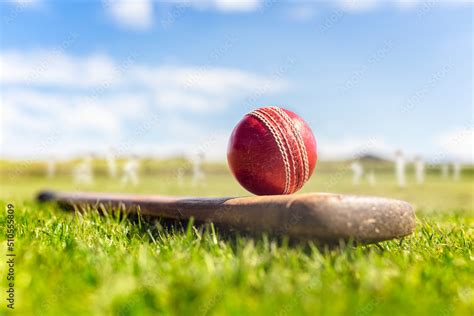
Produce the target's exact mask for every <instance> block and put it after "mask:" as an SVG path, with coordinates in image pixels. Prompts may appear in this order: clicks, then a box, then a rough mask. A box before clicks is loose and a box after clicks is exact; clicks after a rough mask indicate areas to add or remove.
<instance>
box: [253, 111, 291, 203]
mask: <svg viewBox="0 0 474 316" xmlns="http://www.w3.org/2000/svg"><path fill="white" fill-rule="evenodd" d="M249 115H252V116H254V117H256V118H257V119H258V120H259V121H260V122H262V123H263V124H264V125H265V126H266V127H267V128H268V130H269V131H270V133H271V134H272V136H273V139H274V140H275V142H276V143H277V147H278V149H279V151H280V154H281V157H282V160H283V165H284V167H285V189H284V191H283V194H288V193H289V182H290V181H289V180H290V179H289V177H290V164H289V162H288V157H287V155H286V150H285V148H284V146H283V145H282V140H281V137H280V135H278V132H277V131H276V130H275V129H274V127H273V126H272V124H271V123H270V122H269V121H268V120H267V118H266V117H265V116H264V115H263V114H262V113H260V112H259V111H258V110H255V111H252V112H250V113H249Z"/></svg>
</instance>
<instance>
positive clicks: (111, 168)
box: [105, 148, 117, 179]
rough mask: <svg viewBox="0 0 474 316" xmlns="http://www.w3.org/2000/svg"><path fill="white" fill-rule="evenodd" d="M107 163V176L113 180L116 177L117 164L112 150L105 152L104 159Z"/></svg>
mask: <svg viewBox="0 0 474 316" xmlns="http://www.w3.org/2000/svg"><path fill="white" fill-rule="evenodd" d="M105 160H106V162H107V170H108V172H109V176H110V177H111V178H112V179H114V178H115V177H117V163H116V160H115V153H114V151H113V149H112V148H110V149H109V150H108V151H107V155H106V157H105Z"/></svg>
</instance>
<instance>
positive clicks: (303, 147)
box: [272, 107, 309, 184]
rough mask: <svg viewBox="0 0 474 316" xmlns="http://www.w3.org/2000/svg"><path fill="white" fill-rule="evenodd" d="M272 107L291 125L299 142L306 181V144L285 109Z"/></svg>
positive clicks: (305, 179) (307, 175) (307, 177)
mask: <svg viewBox="0 0 474 316" xmlns="http://www.w3.org/2000/svg"><path fill="white" fill-rule="evenodd" d="M272 108H274V109H275V110H276V111H277V112H278V113H280V114H281V116H282V117H283V118H284V119H285V120H286V121H287V122H288V124H289V125H290V126H291V129H292V130H293V134H294V135H295V137H296V139H297V141H298V144H299V148H300V152H301V153H302V157H303V163H304V182H306V181H308V179H309V159H308V152H307V151H306V145H305V143H304V141H303V137H302V136H301V134H300V132H299V130H298V129H297V128H296V125H295V123H294V122H293V120H292V119H291V118H290V116H289V115H288V114H287V113H286V112H285V111H283V110H282V109H281V108H279V107H272ZM303 184H304V183H303Z"/></svg>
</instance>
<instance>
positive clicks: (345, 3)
mask: <svg viewBox="0 0 474 316" xmlns="http://www.w3.org/2000/svg"><path fill="white" fill-rule="evenodd" d="M381 2H382V1H380V0H339V6H340V7H341V8H342V9H344V10H346V11H350V12H362V11H369V10H372V9H375V8H376V7H377V6H378V5H380V4H381Z"/></svg>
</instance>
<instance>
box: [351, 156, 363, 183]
mask: <svg viewBox="0 0 474 316" xmlns="http://www.w3.org/2000/svg"><path fill="white" fill-rule="evenodd" d="M351 170H352V184H353V185H359V183H360V178H361V177H362V175H363V174H364V168H363V167H362V164H361V163H360V162H358V161H354V162H352V163H351Z"/></svg>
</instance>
